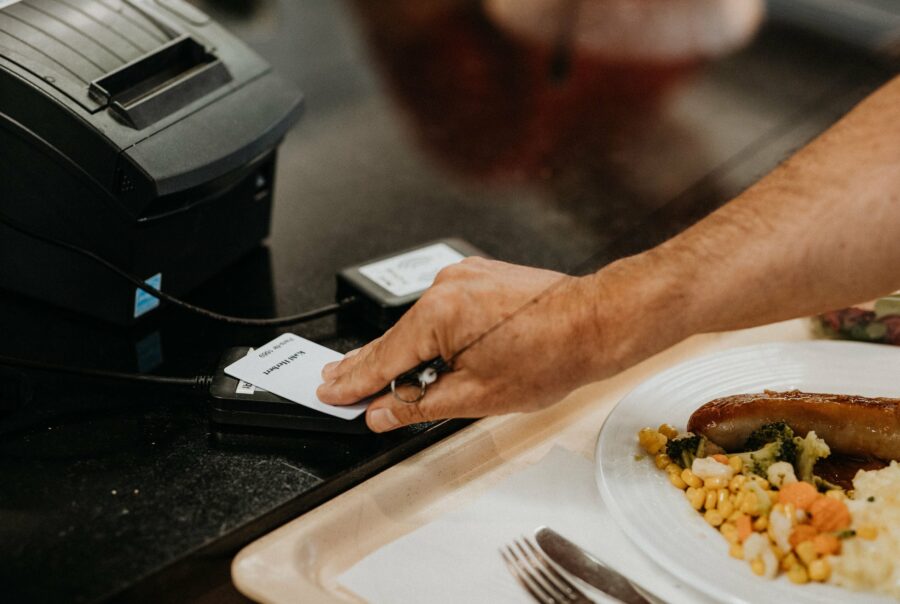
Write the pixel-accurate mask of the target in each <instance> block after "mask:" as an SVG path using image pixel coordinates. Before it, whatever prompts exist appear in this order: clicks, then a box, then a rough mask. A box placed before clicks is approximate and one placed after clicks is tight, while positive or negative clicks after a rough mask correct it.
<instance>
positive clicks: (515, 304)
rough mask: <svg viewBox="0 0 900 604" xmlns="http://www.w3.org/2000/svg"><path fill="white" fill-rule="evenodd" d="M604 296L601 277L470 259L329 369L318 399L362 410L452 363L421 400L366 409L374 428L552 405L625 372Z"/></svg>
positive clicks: (615, 321) (392, 400)
mask: <svg viewBox="0 0 900 604" xmlns="http://www.w3.org/2000/svg"><path fill="white" fill-rule="evenodd" d="M602 289H603V288H602V287H598V284H597V276H591V277H583V278H576V277H569V276H566V275H563V274H561V273H556V272H552V271H547V270H541V269H535V268H528V267H524V266H516V265H512V264H506V263H503V262H497V261H493V260H485V259H482V258H469V259H466V260H464V261H463V262H461V263H459V264H456V265H453V266H451V267H448V268H446V269H444V270H443V271H441V272H440V274H439V275H438V276H437V278H436V279H435V282H434V285H433V286H432V287H431V288H430V289H429V290H428V291H427V292H426V293H425V295H423V296H422V299H421V300H420V301H419V302H418V303H417V304H416V305H415V306H414V307H413V308H412V309H410V311H409V312H408V313H407V314H406V315H404V317H403V318H402V319H401V320H400V321H399V322H398V323H397V324H396V325H395V326H394V327H392V328H391V329H390V330H388V331H387V332H386V333H385V334H384V335H383V336H381V337H380V338H378V339H377V340H375V341H373V342H371V343H370V344H368V345H367V346H365V347H363V348H361V349H359V350H358V351H355V352H352V353H350V354H348V355H347V356H346V357H345V358H344V359H343V360H342V361H339V362H336V363H331V364H329V365H327V366H326V367H325V369H324V370H323V372H322V377H323V379H324V380H325V382H326V383H325V384H323V385H322V386H321V387H320V388H319V390H318V396H319V398H320V399H321V400H322V401H324V402H326V403H331V404H337V405H341V404H351V403H355V402H357V401H359V400H360V399H362V398H365V397H366V396H370V395H372V394H373V393H376V392H378V391H380V390H381V389H383V388H384V387H385V386H386V385H388V384H389V383H390V382H391V380H392V379H394V378H395V377H397V376H398V375H400V374H402V373H404V372H406V371H408V370H410V369H412V368H413V367H416V366H417V365H418V364H419V363H421V362H423V361H428V360H431V359H433V358H435V357H442V358H444V359H447V360H450V359H453V371H452V372H451V373H448V374H445V375H443V376H442V377H441V378H440V379H439V380H438V381H437V382H436V383H434V384H433V385H431V386H429V387H428V391H427V394H426V396H425V397H424V398H423V399H422V400H421V401H420V402H418V403H415V404H409V403H403V402H401V401H398V400H396V399H395V398H394V397H393V395H392V394H390V393H388V394H385V395H382V396H380V397H378V398H376V399H375V400H374V401H373V402H372V404H371V405H370V406H369V409H368V411H367V422H368V425H369V427H370V428H371V429H372V430H374V431H376V432H383V431H386V430H392V429H394V428H398V427H400V426H405V425H408V424H413V423H418V422H424V421H433V420H437V419H444V418H458V417H483V416H486V415H497V414H502V413H509V412H512V411H533V410H537V409H540V408H543V407H546V406H548V405H550V404H552V403H554V402H556V401H557V400H559V399H561V398H562V397H563V396H565V395H566V394H567V393H568V392H570V391H571V390H573V389H574V388H576V387H578V386H580V385H582V384H584V383H586V382H588V381H591V380H593V379H596V378H599V377H605V376H606V375H609V374H610V373H613V372H615V371H616V370H618V369H619V367H620V360H619V357H620V356H621V354H620V353H621V352H622V347H621V346H618V345H616V342H623V340H622V339H621V338H619V336H618V332H619V329H620V327H621V324H620V321H619V320H618V317H615V316H614V315H615V310H614V309H615V307H616V305H615V304H612V303H607V304H604V305H601V304H599V300H598V296H599V295H600V294H601V292H602ZM514 313H515V317H513V318H512V319H511V320H509V321H508V322H505V323H503V324H502V325H499V326H498V327H497V328H496V329H495V330H493V331H490V333H488V334H487V335H486V336H484V337H483V338H482V339H478V338H479V337H480V336H483V335H484V334H485V333H486V332H488V330H491V329H492V328H493V327H495V326H497V325H498V323H500V322H501V321H503V320H504V319H507V318H509V317H510V316H511V315H513V314H514ZM605 318H606V319H605ZM601 336H603V338H602V340H601ZM476 339H478V340H477V341H476ZM473 342H474V344H472V343H473ZM470 344H472V345H471V347H469V348H466V347H467V346H468V345H470ZM461 350H463V352H462V353H461V354H458V353H459V351H461ZM457 354H458V356H456V358H453V357H454V355H457Z"/></svg>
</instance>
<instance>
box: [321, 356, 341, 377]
mask: <svg viewBox="0 0 900 604" xmlns="http://www.w3.org/2000/svg"><path fill="white" fill-rule="evenodd" d="M340 364H341V362H340V361H333V362H331V363H326V364H325V366H324V367H322V379H323V380H325V381H329V380H331V378H332V376H333V375H334V372H335V370H336V369H337V367H338V365H340Z"/></svg>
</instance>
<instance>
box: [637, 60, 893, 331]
mask: <svg viewBox="0 0 900 604" xmlns="http://www.w3.org/2000/svg"><path fill="white" fill-rule="evenodd" d="M643 256H644V257H643V258H641V262H643V263H644V268H645V270H646V267H651V273H655V274H656V275H657V277H658V278H662V275H664V274H668V275H669V277H668V278H671V275H677V277H678V283H679V284H680V285H679V286H678V295H679V297H680V306H679V307H678V308H672V309H671V310H672V313H673V315H672V316H673V320H678V321H680V322H681V323H682V325H683V328H682V329H683V330H684V331H685V333H680V334H674V336H673V337H678V336H686V335H690V334H691V333H697V332H704V331H718V330H726V329H736V328H741V327H748V326H752V325H759V324H763V323H768V322H772V321H777V320H782V319H788V318H792V317H798V316H803V315H808V314H813V313H818V312H822V311H826V310H830V309H833V308H838V307H842V306H846V305H849V304H853V303H856V302H861V301H864V300H868V299H871V298H874V297H877V296H879V295H882V294H885V293H888V292H890V291H893V290H896V289H900V78H895V79H894V80H893V81H892V82H891V83H889V84H888V85H886V86H885V87H883V88H882V89H881V90H879V91H878V92H876V93H875V94H874V95H872V96H871V97H870V98H869V99H867V100H866V101H865V102H863V103H862V104H861V105H859V106H858V107H857V108H856V109H854V110H853V111H852V112H851V113H850V114H848V115H847V116H846V117H845V118H844V119H843V120H841V121H840V122H838V123H837V124H836V125H835V126H833V127H832V128H831V129H829V130H828V131H827V132H826V133H825V134H823V135H822V136H820V137H819V138H818V139H816V140H815V141H813V142H812V143H811V144H809V145H808V146H807V147H806V148H804V149H803V150H801V151H800V152H798V153H797V154H796V155H795V156H794V157H792V158H791V159H790V160H789V161H787V162H786V163H785V164H783V165H782V166H780V167H779V168H778V169H776V170H775V171H773V172H772V173H771V174H769V175H768V176H766V177H765V178H764V179H763V180H761V181H760V182H759V183H758V184H756V185H755V186H753V187H751V188H750V189H748V190H747V191H746V192H745V193H743V194H742V195H740V196H739V197H738V198H737V199H735V200H734V201H732V202H731V203H729V204H728V205H726V206H724V207H722V208H721V209H720V210H718V211H716V212H714V213H713V214H711V215H710V216H709V217H707V218H706V219H704V220H703V221H701V222H699V223H698V224H697V225H695V226H694V227H692V228H690V229H688V230H687V231H685V232H684V233H682V234H681V235H679V236H678V237H675V238H674V239H672V240H670V241H668V242H666V243H665V244H663V245H661V246H659V247H658V248H656V249H654V250H652V251H650V252H648V253H647V254H646V255H643Z"/></svg>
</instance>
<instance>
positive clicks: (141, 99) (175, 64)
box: [90, 36, 231, 129]
mask: <svg viewBox="0 0 900 604" xmlns="http://www.w3.org/2000/svg"><path fill="white" fill-rule="evenodd" d="M230 81H231V74H230V73H229V72H228V70H227V69H226V67H225V65H224V64H223V63H222V62H221V61H220V60H219V59H218V58H217V57H216V56H215V55H214V54H212V53H210V52H209V51H207V50H206V48H205V47H204V46H203V45H202V44H199V43H198V42H197V41H196V40H194V39H193V38H191V37H189V36H181V37H179V38H176V39H175V40H172V41H171V42H169V43H168V44H166V45H165V46H162V47H160V48H159V49H157V50H156V51H154V52H153V53H152V54H148V55H146V56H144V57H141V58H140V59H137V60H135V61H132V62H131V63H128V64H127V65H124V66H122V67H121V68H119V69H117V70H116V71H113V72H112V73H109V74H107V75H105V76H103V77H102V78H98V79H97V80H94V81H93V82H91V85H90V95H91V97H93V98H94V99H96V100H98V101H99V102H101V103H103V104H105V105H107V106H108V108H109V110H110V112H112V113H113V114H114V115H116V116H117V117H118V118H119V119H121V120H122V121H124V122H125V123H126V124H128V125H130V126H132V127H134V128H138V129H141V128H146V127H147V126H149V125H151V124H153V123H155V122H157V121H159V120H161V119H162V118H164V117H166V116H167V115H170V114H171V113H173V112H175V111H177V110H179V109H181V108H182V107H184V106H186V105H188V104H189V103H191V102H193V101H195V100H197V99H199V98H201V97H203V96H205V95H207V94H209V93H210V92H212V91H214V90H216V89H217V88H219V87H221V86H223V85H224V84H227V83H228V82H230Z"/></svg>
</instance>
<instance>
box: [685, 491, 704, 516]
mask: <svg viewBox="0 0 900 604" xmlns="http://www.w3.org/2000/svg"><path fill="white" fill-rule="evenodd" d="M685 494H686V495H687V499H688V501H689V502H690V504H691V507H692V508H694V509H695V510H697V511H698V512H699V511H700V508H702V507H703V500H704V499H706V491H705V490H704V489H702V488H700V489H695V488H694V487H688V488H687V491H685Z"/></svg>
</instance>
